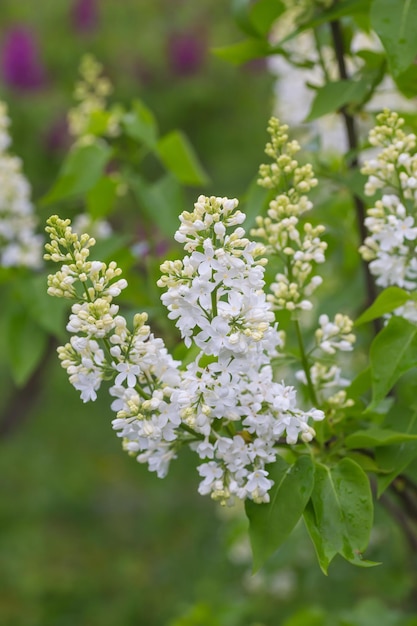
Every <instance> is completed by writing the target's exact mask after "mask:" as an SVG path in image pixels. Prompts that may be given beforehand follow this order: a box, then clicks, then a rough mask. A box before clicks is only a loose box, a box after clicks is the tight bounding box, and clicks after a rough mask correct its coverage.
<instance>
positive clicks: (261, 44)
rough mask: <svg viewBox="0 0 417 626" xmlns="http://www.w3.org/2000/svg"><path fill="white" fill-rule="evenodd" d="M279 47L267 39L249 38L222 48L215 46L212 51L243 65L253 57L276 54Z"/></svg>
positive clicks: (231, 61) (235, 63)
mask: <svg viewBox="0 0 417 626" xmlns="http://www.w3.org/2000/svg"><path fill="white" fill-rule="evenodd" d="M278 51H279V49H278V48H276V47H272V46H271V45H270V44H269V43H268V41H266V40H265V39H255V38H253V37H252V38H249V39H244V40H243V41H239V42H238V43H235V44H232V45H230V46H224V47H221V48H213V50H212V52H213V53H214V54H215V55H216V56H218V57H220V58H221V59H223V60H225V61H229V63H233V64H234V65H241V64H242V63H247V62H248V61H252V60H253V59H261V58H263V57H266V56H269V55H270V54H273V53H274V54H275V53H276V52H278Z"/></svg>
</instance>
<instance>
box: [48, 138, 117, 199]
mask: <svg viewBox="0 0 417 626" xmlns="http://www.w3.org/2000/svg"><path fill="white" fill-rule="evenodd" d="M111 152H112V151H111V148H110V147H109V146H108V145H107V144H106V143H104V142H102V141H96V142H95V143H92V144H90V145H88V146H75V147H74V148H72V149H71V151H70V152H69V154H68V156H67V158H66V160H65V161H64V164H63V166H62V169H61V171H60V173H59V174H58V179H57V180H56V182H55V184H54V185H53V187H52V189H50V191H49V192H48V193H47V194H46V196H44V197H43V199H42V204H44V205H45V204H51V203H52V202H58V201H60V200H66V199H69V198H73V197H74V196H79V195H82V194H85V193H86V192H87V191H89V190H90V189H92V188H93V187H94V185H95V184H96V183H97V181H98V180H99V178H101V176H102V174H103V170H104V168H105V166H106V164H107V163H108V161H109V159H110V155H111Z"/></svg>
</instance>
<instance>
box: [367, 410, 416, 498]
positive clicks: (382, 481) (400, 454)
mask: <svg viewBox="0 0 417 626" xmlns="http://www.w3.org/2000/svg"><path fill="white" fill-rule="evenodd" d="M401 421H402V420H401ZM401 425H403V426H404V428H405V434H409V435H411V436H414V438H417V412H415V413H413V414H412V415H411V416H409V417H408V416H406V419H405V424H400V426H401ZM416 457H417V442H416V441H408V442H407V441H404V442H403V443H401V444H400V445H397V446H394V445H393V446H387V447H384V448H378V449H377V450H376V451H375V458H376V462H377V463H378V466H379V467H380V468H381V469H383V470H386V471H387V472H388V473H386V474H382V475H378V476H377V484H378V497H379V496H380V495H381V494H382V493H384V491H385V489H386V488H387V487H388V486H389V485H390V484H391V483H392V481H393V480H394V478H396V477H397V476H398V475H399V474H401V472H403V471H404V470H405V468H406V467H407V466H408V465H409V464H410V463H411V461H413V460H414V459H415V458H416Z"/></svg>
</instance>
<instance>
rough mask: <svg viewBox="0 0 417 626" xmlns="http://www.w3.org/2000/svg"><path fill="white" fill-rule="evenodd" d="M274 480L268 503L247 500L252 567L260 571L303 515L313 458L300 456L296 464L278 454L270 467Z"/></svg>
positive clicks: (310, 482) (311, 476)
mask: <svg viewBox="0 0 417 626" xmlns="http://www.w3.org/2000/svg"><path fill="white" fill-rule="evenodd" d="M268 469H269V471H270V478H271V479H272V480H274V486H273V487H272V489H271V492H270V496H271V500H270V502H269V503H267V504H256V503H254V502H252V501H251V500H247V501H246V505H245V506H246V514H247V516H248V518H249V537H250V541H251V546H252V553H253V569H254V571H257V570H258V569H259V568H260V567H261V566H262V565H263V564H264V562H265V561H266V560H267V559H268V558H269V557H270V556H271V555H272V554H273V553H274V552H275V551H276V550H277V549H278V548H279V546H280V545H281V544H282V543H283V542H284V541H285V539H287V537H288V536H289V534H290V533H291V531H292V530H293V529H294V527H295V525H296V524H297V522H298V521H299V519H300V518H301V516H302V514H303V511H304V508H305V506H306V504H307V502H308V500H309V498H310V494H311V490H312V488H313V482H314V468H313V463H312V461H311V458H310V457H308V456H300V457H299V458H298V459H297V461H296V462H295V463H294V464H293V465H288V463H287V462H286V461H284V459H282V458H281V457H277V460H276V462H275V463H274V464H273V465H271V466H269V467H268Z"/></svg>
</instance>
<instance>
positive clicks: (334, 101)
mask: <svg viewBox="0 0 417 626" xmlns="http://www.w3.org/2000/svg"><path fill="white" fill-rule="evenodd" d="M368 89H369V82H368V81H367V80H365V79H361V80H337V81H334V82H329V83H326V84H325V85H323V87H320V88H319V89H317V91H316V95H315V97H314V100H313V102H312V105H311V109H310V112H309V114H308V115H307V117H306V122H311V121H312V120H315V119H317V118H319V117H322V116H323V115H326V114H327V113H334V111H338V110H339V109H340V108H341V107H343V106H345V105H347V104H356V103H359V102H361V101H362V100H363V99H364V98H365V96H366V94H367V91H368Z"/></svg>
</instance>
